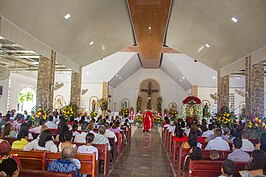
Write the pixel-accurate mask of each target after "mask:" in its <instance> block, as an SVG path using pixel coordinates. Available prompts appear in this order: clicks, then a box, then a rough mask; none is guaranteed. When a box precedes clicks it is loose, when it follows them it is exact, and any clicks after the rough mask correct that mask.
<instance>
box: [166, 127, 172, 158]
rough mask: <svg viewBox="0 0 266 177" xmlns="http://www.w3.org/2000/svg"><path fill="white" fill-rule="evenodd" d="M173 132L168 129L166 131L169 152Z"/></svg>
mask: <svg viewBox="0 0 266 177" xmlns="http://www.w3.org/2000/svg"><path fill="white" fill-rule="evenodd" d="M171 134H172V132H169V131H167V133H166V152H167V153H168V151H169V148H170V147H169V145H170V140H171Z"/></svg>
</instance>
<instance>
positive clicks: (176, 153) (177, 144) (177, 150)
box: [172, 141, 183, 166]
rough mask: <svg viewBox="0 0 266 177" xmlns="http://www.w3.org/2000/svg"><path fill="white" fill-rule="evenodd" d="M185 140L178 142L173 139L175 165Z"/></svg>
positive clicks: (173, 161) (173, 162)
mask: <svg viewBox="0 0 266 177" xmlns="http://www.w3.org/2000/svg"><path fill="white" fill-rule="evenodd" d="M182 144H183V142H177V141H173V149H172V164H173V166H175V165H176V163H177V159H178V157H179V150H180V147H181V146H182Z"/></svg>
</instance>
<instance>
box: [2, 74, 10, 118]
mask: <svg viewBox="0 0 266 177" xmlns="http://www.w3.org/2000/svg"><path fill="white" fill-rule="evenodd" d="M8 81H9V78H7V79H6V80H0V86H3V92H2V95H1V96H0V113H3V114H5V113H6V112H7V109H6V106H7V93H8Z"/></svg>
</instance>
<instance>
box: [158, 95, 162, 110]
mask: <svg viewBox="0 0 266 177" xmlns="http://www.w3.org/2000/svg"><path fill="white" fill-rule="evenodd" d="M162 102H163V98H162V97H161V96H159V97H158V98H157V112H162Z"/></svg>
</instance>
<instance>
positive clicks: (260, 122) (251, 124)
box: [247, 116, 266, 131]
mask: <svg viewBox="0 0 266 177" xmlns="http://www.w3.org/2000/svg"><path fill="white" fill-rule="evenodd" d="M247 128H249V129H256V130H259V131H261V130H263V131H264V130H266V121H265V119H263V118H259V117H253V116H251V117H250V118H248V120H247Z"/></svg>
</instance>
